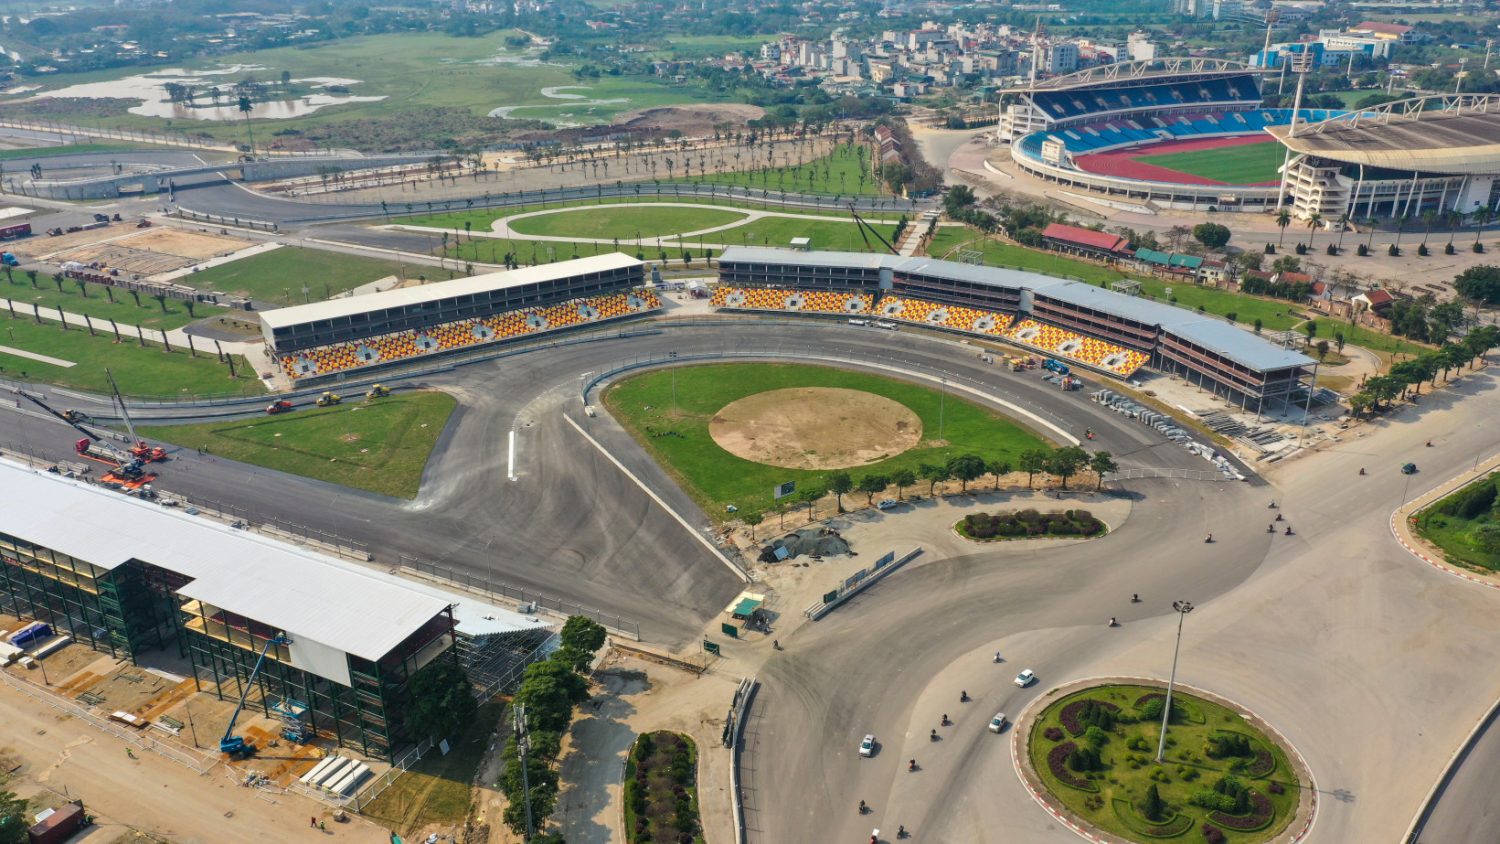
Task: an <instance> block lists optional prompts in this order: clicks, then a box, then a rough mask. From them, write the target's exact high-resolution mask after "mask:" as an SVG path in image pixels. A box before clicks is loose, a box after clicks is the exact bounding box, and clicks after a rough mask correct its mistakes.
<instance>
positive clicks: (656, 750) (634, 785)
mask: <svg viewBox="0 0 1500 844" xmlns="http://www.w3.org/2000/svg"><path fill="white" fill-rule="evenodd" d="M624 798H625V800H624V802H625V840H626V841H627V842H629V844H648V842H650V844H664V842H673V844H704V838H703V824H702V823H701V822H700V820H699V817H698V747H697V745H695V744H693V740H692V739H690V738H688V737H687V736H684V735H681V734H678V733H673V732H668V731H666V730H658V731H657V732H654V733H644V734H642V735H641V736H640V737H638V738H637V739H636V740H635V744H634V745H633V746H632V747H631V748H630V757H629V758H628V759H627V760H626V762H625V786H624Z"/></svg>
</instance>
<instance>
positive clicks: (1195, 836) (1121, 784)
mask: <svg viewBox="0 0 1500 844" xmlns="http://www.w3.org/2000/svg"><path fill="white" fill-rule="evenodd" d="M1165 692H1166V688H1165V684H1164V683H1160V682H1157V681H1153V680H1141V679H1129V680H1120V681H1115V682H1108V681H1084V682H1080V683H1075V684H1071V685H1069V686H1064V687H1062V688H1059V689H1054V690H1053V691H1051V692H1049V693H1048V694H1047V695H1046V696H1045V697H1043V698H1042V699H1040V700H1038V701H1037V702H1036V703H1035V704H1033V705H1032V706H1031V707H1030V708H1029V709H1028V710H1027V711H1026V713H1025V714H1024V715H1023V716H1022V717H1021V719H1020V720H1019V721H1018V722H1017V724H1016V728H1015V730H1016V732H1015V739H1014V740H1015V747H1014V755H1015V758H1016V762H1017V770H1018V771H1019V773H1020V776H1021V779H1022V782H1023V784H1024V785H1025V786H1026V787H1027V789H1028V790H1029V791H1030V792H1031V793H1032V795H1033V796H1034V797H1035V798H1036V799H1037V800H1038V801H1039V802H1041V803H1042V804H1043V805H1045V806H1046V807H1047V808H1048V810H1049V811H1051V812H1053V814H1056V815H1059V816H1060V817H1062V818H1064V819H1065V820H1067V821H1068V822H1069V823H1070V824H1072V825H1073V826H1074V827H1075V828H1077V829H1080V830H1082V831H1085V832H1087V833H1088V834H1090V835H1093V836H1095V837H1096V838H1102V839H1103V840H1107V841H1134V842H1153V841H1184V842H1186V841H1193V842H1198V841H1205V842H1210V844H1220V843H1221V842H1227V844H1260V842H1270V841H1283V840H1295V839H1296V838H1297V837H1300V836H1299V833H1301V832H1302V831H1304V830H1305V829H1306V828H1307V826H1308V823H1309V822H1310V820H1311V818H1312V813H1313V809H1314V807H1315V802H1316V801H1315V791H1314V790H1313V788H1312V787H1311V776H1310V775H1309V773H1308V772H1307V769H1306V766H1305V765H1303V763H1302V761H1301V758H1300V757H1299V756H1297V754H1296V752H1295V751H1293V750H1292V749H1291V748H1290V746H1288V745H1287V744H1286V743H1285V740H1284V739H1283V738H1281V736H1280V735H1279V734H1278V733H1276V732H1275V730H1274V729H1272V728H1271V727H1270V725H1269V724H1266V723H1265V722H1263V721H1261V720H1260V719H1259V718H1258V717H1256V716H1255V715H1253V714H1252V713H1249V712H1247V711H1245V710H1244V709H1242V708H1240V707H1237V706H1235V705H1234V704H1233V703H1231V702H1230V701H1227V700H1224V699H1223V698H1219V697H1217V696H1215V695H1212V694H1209V693H1207V692H1203V691H1200V690H1196V689H1194V690H1189V691H1184V689H1183V687H1182V686H1181V685H1178V686H1177V687H1175V688H1174V690H1173V693H1172V717H1171V720H1170V722H1169V724H1168V727H1167V740H1166V747H1165V753H1164V754H1163V757H1162V758H1163V761H1162V762H1161V763H1157V762H1156V761H1155V758H1156V750H1157V743H1158V739H1159V737H1160V730H1161V717H1162V710H1163V707H1164V704H1165V697H1166V694H1165Z"/></svg>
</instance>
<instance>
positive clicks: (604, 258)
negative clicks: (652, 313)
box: [260, 252, 645, 354]
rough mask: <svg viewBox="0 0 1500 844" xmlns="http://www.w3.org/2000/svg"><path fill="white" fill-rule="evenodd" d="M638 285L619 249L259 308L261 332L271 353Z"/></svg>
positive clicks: (639, 268) (640, 269)
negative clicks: (540, 263)
mask: <svg viewBox="0 0 1500 844" xmlns="http://www.w3.org/2000/svg"><path fill="white" fill-rule="evenodd" d="M644 284H645V264H643V263H642V262H640V261H638V260H636V259H635V258H632V257H630V256H628V255H624V254H622V253H619V252H612V253H609V254H607V255H594V256H591V257H588V258H575V259H573V260H570V261H558V262H557V263H555V264H543V265H539V266H535V267H524V268H522V269H518V270H509V271H506V272H498V273H486V274H485V275H477V276H472V277H470V278H459V279H453V280H452V281H440V282H436V283H433V284H425V285H422V286H421V287H404V288H400V289H397V290H387V291H385V292H382V293H369V294H365V295H363V296H349V297H345V298H342V299H330V300H328V301H326V302H314V303H312V304H308V305H294V306H292V307H290V308H277V309H275V310H270V311H263V312H261V315H260V322H261V334H262V336H263V337H264V338H265V341H266V345H267V346H269V347H270V349H271V350H272V351H273V352H275V353H277V354H287V353H289V352H297V351H301V350H303V349H310V348H313V347H316V346H326V345H329V344H331V343H348V342H353V341H355V340H363V339H365V338H367V337H378V336H380V335H383V334H392V333H395V332H398V331H409V330H412V329H417V328H425V327H427V326H431V325H438V324H440V323H446V322H457V321H459V320H465V319H476V318H480V317H487V316H493V315H495V314H500V313H505V312H507V311H516V310H521V309H523V308H541V307H546V306H548V305H554V304H558V303H560V302H566V301H569V300H571V299H583V298H587V297H590V296H600V295H604V294H608V293H618V292H622V291H625V290H630V289H632V288H636V287H641V286H642V285H644Z"/></svg>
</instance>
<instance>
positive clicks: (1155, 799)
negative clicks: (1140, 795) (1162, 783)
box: [1140, 782, 1167, 821]
mask: <svg viewBox="0 0 1500 844" xmlns="http://www.w3.org/2000/svg"><path fill="white" fill-rule="evenodd" d="M1140 809H1141V817H1143V818H1145V819H1146V820H1148V821H1159V820H1162V819H1163V817H1164V816H1165V814H1166V811H1167V804H1166V802H1165V801H1163V800H1162V799H1161V792H1159V791H1157V790H1156V783H1154V782H1153V783H1151V785H1149V786H1147V787H1146V796H1145V798H1144V799H1142V800H1141V805H1140Z"/></svg>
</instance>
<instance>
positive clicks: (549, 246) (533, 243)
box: [445, 237, 719, 273]
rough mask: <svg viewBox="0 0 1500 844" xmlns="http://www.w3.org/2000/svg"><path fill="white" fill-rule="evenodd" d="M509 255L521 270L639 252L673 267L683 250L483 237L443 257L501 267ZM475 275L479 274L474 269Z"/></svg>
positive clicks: (460, 244)
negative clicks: (511, 253)
mask: <svg viewBox="0 0 1500 844" xmlns="http://www.w3.org/2000/svg"><path fill="white" fill-rule="evenodd" d="M687 251H688V252H691V253H692V255H693V258H694V260H696V261H698V262H699V263H700V264H701V263H702V258H703V256H702V253H701V251H700V250H699V249H697V248H696V247H694V248H692V249H689V250H687ZM710 251H712V252H713V253H714V256H715V257H717V256H718V254H719V253H718V250H710ZM506 252H513V253H514V254H515V256H516V261H518V262H519V263H520V264H521V265H522V266H532V265H536V264H551V263H556V262H557V261H567V260H570V259H572V258H575V257H576V258H588V257H591V256H593V255H608V254H609V253H611V252H623V253H625V254H626V255H631V256H634V255H635V254H636V253H637V252H639V253H640V254H641V256H642V258H641V260H643V261H652V262H656V261H660V260H661V253H663V252H665V253H666V255H667V260H668V261H671V262H673V263H677V262H678V261H680V260H681V259H682V253H683V250H682V249H680V248H678V247H676V246H662V247H657V245H656V241H655V240H647V241H645V242H644V243H642V244H640V245H639V246H637V245H636V243H635V241H634V240H633V239H632V240H621V241H620V248H619V249H616V248H615V245H614V244H613V243H576V242H574V241H571V240H527V239H525V238H497V237H485V238H474V239H473V240H467V239H466V240H463V241H462V242H458V241H455V243H454V244H453V245H450V246H449V247H448V251H447V252H446V253H445V254H447V255H448V256H449V257H451V258H454V259H457V260H459V261H469V262H472V263H487V264H501V263H504V258H505V253H506ZM475 272H476V273H477V272H479V270H478V269H477V268H476V269H475Z"/></svg>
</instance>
